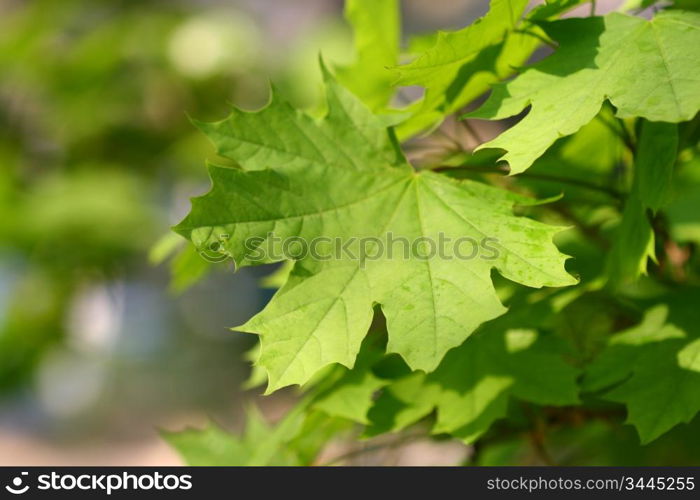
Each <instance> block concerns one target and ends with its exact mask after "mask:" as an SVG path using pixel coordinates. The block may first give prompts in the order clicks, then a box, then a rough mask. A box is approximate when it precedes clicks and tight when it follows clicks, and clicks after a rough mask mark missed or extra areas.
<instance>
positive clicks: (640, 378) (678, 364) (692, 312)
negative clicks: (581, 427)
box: [583, 291, 700, 443]
mask: <svg viewBox="0 0 700 500" xmlns="http://www.w3.org/2000/svg"><path fill="white" fill-rule="evenodd" d="M697 298H698V294H697V292H692V291H691V292H690V293H688V297H683V298H676V299H675V300H674V301H673V302H669V304H671V307H669V306H668V305H665V304H662V305H658V306H655V307H653V308H651V309H650V310H649V311H648V312H647V314H646V315H645V317H644V320H643V321H642V323H640V324H639V325H638V326H636V327H634V328H631V329H629V330H626V331H624V332H620V333H618V334H616V335H614V336H613V337H611V338H610V341H609V344H608V346H607V348H606V349H605V350H604V351H603V352H602V354H601V355H600V356H599V357H598V358H597V359H596V360H595V362H594V363H593V364H592V365H591V366H590V367H589V368H588V370H587V373H586V377H585V378H584V381H583V382H584V383H583V388H584V390H588V391H599V390H601V389H607V390H606V391H605V392H604V393H603V396H604V397H605V398H606V399H610V400H612V401H617V402H619V403H623V404H625V405H626V406H627V410H628V417H627V421H628V422H629V423H630V424H632V425H634V426H635V427H636V429H637V431H638V432H639V436H640V439H641V441H642V443H648V442H650V441H653V440H654V439H656V438H658V437H659V436H661V435H662V434H664V433H665V432H667V431H669V430H670V429H671V428H673V427H674V426H676V425H678V424H679V423H682V422H686V423H687V422H690V421H691V420H692V419H693V417H695V415H697V413H698V412H699V411H700V391H699V390H698V387H700V338H698V335H697V331H696V330H697V321H698V315H697V307H696V306H697ZM679 313H682V315H683V316H686V317H685V318H682V317H679V315H680V314H679Z"/></svg>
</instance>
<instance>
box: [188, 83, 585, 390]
mask: <svg viewBox="0 0 700 500" xmlns="http://www.w3.org/2000/svg"><path fill="white" fill-rule="evenodd" d="M325 79H326V93H327V101H328V103H327V107H328V113H327V115H326V116H325V117H324V118H323V119H321V120H320V121H316V120H314V119H312V118H311V117H309V116H307V115H305V114H303V113H301V112H299V111H297V110H295V109H293V108H292V107H291V106H289V105H288V104H287V103H285V102H283V101H280V100H278V99H277V98H276V97H273V99H272V101H271V103H270V104H269V105H268V106H267V107H266V108H264V109H262V110H260V111H258V112H254V113H248V112H244V111H241V110H234V111H233V113H232V114H231V116H229V117H228V118H227V119H225V120H223V121H221V122H217V123H213V124H202V125H201V128H202V129H203V130H204V132H205V133H206V134H207V135H209V137H210V138H211V139H212V140H213V142H214V143H215V145H216V146H217V149H218V152H219V154H220V155H222V156H226V157H229V158H231V159H233V160H235V161H236V162H237V163H238V164H239V165H240V166H241V168H227V167H216V166H212V167H211V169H210V174H211V177H212V180H213V188H212V190H211V191H210V192H209V193H208V194H206V195H204V196H202V197H199V198H195V199H194V200H193V206H192V211H191V212H190V214H189V215H188V216H187V217H186V219H185V220H184V221H182V222H181V223H180V224H179V225H178V226H177V227H176V231H177V232H179V233H180V234H182V235H184V236H185V237H187V238H190V239H191V240H192V241H193V242H194V243H195V245H196V246H197V247H198V248H200V249H202V250H204V251H207V252H209V251H211V249H214V250H217V251H218V252H220V253H222V254H225V255H228V256H230V257H231V258H233V259H234V260H235V262H236V263H237V264H238V265H239V266H240V265H243V266H245V265H254V264H260V263H264V262H271V261H275V260H281V259H283V257H281V256H280V253H284V252H281V250H284V249H283V248H281V247H284V244H285V242H287V241H290V240H289V238H296V242H297V244H298V245H301V246H302V247H303V246H304V245H306V244H307V243H308V245H309V246H311V242H313V241H319V240H320V238H325V239H326V242H327V241H334V242H337V241H340V242H342V243H343V247H344V248H345V249H347V250H348V252H344V253H342V255H338V256H333V258H330V259H327V258H326V257H328V256H329V254H328V252H329V251H330V252H331V253H332V249H330V250H329V248H326V249H325V250H324V252H323V255H322V256H321V255H319V257H323V258H313V257H312V256H311V255H308V254H307V255H305V256H304V257H303V258H299V260H297V262H296V263H295V266H294V268H293V270H292V272H291V274H290V276H289V278H288V280H287V282H286V284H285V285H284V286H283V287H282V288H281V289H280V290H279V291H278V292H277V293H276V294H275V296H274V297H273V299H272V300H271V301H270V303H269V304H268V305H267V306H266V307H265V309H264V310H263V311H262V312H261V313H259V314H258V315H256V316H255V317H254V318H252V319H251V320H250V321H249V322H247V323H246V324H245V325H243V326H241V327H239V328H238V329H240V330H243V331H247V332H252V333H257V334H259V335H260V336H261V355H260V359H259V364H260V365H262V366H263V367H264V368H265V370H266V371H267V373H268V377H269V378H268V379H269V385H268V391H272V390H275V389H277V388H279V387H282V386H285V385H290V384H301V383H304V382H306V381H307V380H308V379H309V378H310V377H311V376H312V375H313V374H314V373H315V372H317V371H318V370H319V369H320V368H322V367H323V366H325V365H329V364H332V363H340V364H342V365H345V366H347V367H352V366H353V364H354V361H355V358H356V355H357V353H358V350H359V348H360V344H361V342H362V339H363V338H364V336H365V334H366V333H367V330H368V327H369V325H370V321H371V320H372V315H373V305H374V304H375V303H378V304H380V305H381V307H382V311H383V312H384V315H385V316H386V318H387V326H388V335H389V339H388V343H387V350H388V351H389V352H395V353H398V354H400V355H401V356H402V357H403V358H404V359H405V360H406V362H407V363H408V364H409V366H410V367H411V368H413V369H422V370H426V371H430V370H433V369H434V368H435V367H436V366H437V365H438V364H439V362H440V360H441V359H442V358H443V356H444V354H445V353H446V352H447V350H449V349H451V348H452V347H455V346H457V345H459V344H461V343H462V342H463V341H464V339H465V338H467V337H468V336H469V334H470V333H471V332H472V331H473V330H474V329H475V328H476V327H477V326H478V325H479V324H481V323H483V322H484V321H487V320H490V319H492V318H494V317H497V316H499V315H501V314H503V313H504V312H505V308H504V307H503V305H502V304H501V302H500V301H499V300H498V297H497V296H496V293H495V291H494V287H493V284H492V282H491V276H490V273H491V271H492V269H494V268H495V269H497V270H498V272H499V273H501V275H503V276H504V277H506V278H508V279H511V280H513V281H516V282H518V283H522V284H525V285H528V286H531V287H542V286H564V285H570V284H573V283H575V282H576V280H575V279H574V278H573V277H572V276H571V275H569V274H568V273H567V272H566V271H565V269H564V262H565V259H566V257H565V256H564V255H562V254H561V253H560V252H559V251H558V250H557V248H556V246H555V245H554V243H553V242H552V237H553V235H554V234H555V233H557V232H558V231H560V230H561V228H557V227H552V226H549V225H545V224H542V223H539V222H537V221H534V220H532V219H529V218H526V217H518V216H515V215H514V214H513V206H514V204H531V203H532V202H533V200H531V199H529V198H525V197H523V196H520V195H516V194H513V193H509V192H507V191H503V190H500V189H497V188H494V187H491V186H487V185H484V184H480V183H476V182H472V181H458V180H455V179H450V178H448V177H446V176H443V175H440V174H436V173H432V172H421V173H418V172H416V171H414V170H413V168H412V167H411V166H410V165H409V164H408V163H407V161H406V160H405V158H404V157H403V155H402V154H401V152H400V150H399V149H398V147H397V146H396V144H395V141H394V139H393V135H392V133H391V130H390V129H387V128H386V127H385V125H384V123H383V121H382V119H381V118H378V117H376V116H375V115H373V114H372V113H371V112H370V111H369V110H368V109H367V108H366V107H365V106H364V105H363V104H362V103H361V102H360V101H358V100H357V98H355V97H354V96H353V95H352V94H351V93H349V92H348V91H347V90H345V89H344V88H342V87H341V86H340V85H339V84H337V83H336V82H335V81H334V80H333V79H332V77H331V76H330V75H329V74H328V73H327V72H326V73H325ZM465 237H468V238H472V239H473V240H475V241H482V240H483V239H484V238H490V240H488V241H489V242H490V244H491V245H492V246H493V247H494V248H495V252H477V253H479V255H478V256H475V257H474V258H470V259H463V258H458V256H457V255H456V253H454V252H451V251H450V250H449V248H448V249H447V253H448V254H443V255H442V256H437V255H434V256H433V257H430V256H429V255H428V254H427V253H426V252H427V251H428V250H429V247H431V244H429V243H428V242H429V241H432V242H439V241H444V239H445V238H451V239H452V241H455V240H457V239H458V238H465ZM373 238H374V240H373ZM400 238H405V241H408V242H412V243H414V244H415V243H416V242H417V243H418V245H417V246H416V247H415V248H416V249H417V250H416V251H415V252H414V251H410V252H409V254H408V255H407V254H406V248H407V246H406V245H405V244H404V243H401V244H400V245H398V246H397V245H396V244H395V245H386V248H384V251H383V252H379V251H378V250H379V249H380V247H379V245H380V243H379V242H377V241H378V240H379V241H389V240H391V239H393V241H394V242H396V241H398V240H399V239H400ZM377 239H378V240H377ZM252 241H255V243H254V244H253V245H251V242H252ZM369 241H374V243H372V244H369V245H368V244H367V242H369ZM390 246H391V248H392V254H390V253H389V252H388V249H389V247H390ZM436 246H437V244H436ZM324 248H325V247H324ZM363 248H364V252H363ZM419 248H422V250H418V249H419ZM263 249H265V252H263V251H262V250H263ZM463 252H465V253H468V252H469V246H468V247H467V248H466V250H463ZM472 253H473V252H471V253H470V255H471V254H472ZM275 254H276V255H275ZM349 254H354V255H349ZM370 254H371V255H370ZM462 256H464V254H462ZM336 257H337V258H336Z"/></svg>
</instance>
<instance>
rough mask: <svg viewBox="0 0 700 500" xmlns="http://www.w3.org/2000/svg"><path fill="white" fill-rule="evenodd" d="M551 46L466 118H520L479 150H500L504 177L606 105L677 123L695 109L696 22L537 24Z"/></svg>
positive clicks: (669, 17) (673, 15)
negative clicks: (544, 55)
mask: <svg viewBox="0 0 700 500" xmlns="http://www.w3.org/2000/svg"><path fill="white" fill-rule="evenodd" d="M540 25H541V26H542V28H543V29H544V31H545V32H546V33H547V35H548V36H550V37H551V38H552V39H554V40H556V41H557V42H559V48H558V49H557V51H556V52H555V53H554V55H552V56H551V57H548V58H546V59H545V60H544V61H542V62H540V63H538V64H536V65H534V66H532V67H530V68H528V69H527V70H526V71H524V72H523V73H522V74H521V75H520V76H518V77H517V78H516V79H515V80H513V81H512V82H508V83H505V84H500V85H498V86H496V87H494V91H493V94H492V95H491V96H490V97H489V100H488V101H487V102H486V103H485V104H484V105H483V106H482V107H481V108H480V109H479V110H477V111H475V112H473V113H471V114H470V115H469V116H471V117H473V118H486V119H491V120H498V119H502V118H507V117H509V116H514V115H516V114H518V113H520V112H521V111H522V110H523V109H525V107H527V106H531V107H532V109H531V111H530V112H529V113H528V114H527V116H526V117H525V118H524V119H523V120H522V121H521V122H519V123H518V124H517V125H515V126H514V127H512V128H510V129H509V130H507V131H506V132H504V133H503V134H501V135H500V136H498V137H497V138H496V139H494V140H492V141H489V142H487V143H485V144H483V145H482V146H480V147H482V148H483V147H489V148H501V149H505V150H506V151H507V153H506V154H505V155H504V156H503V157H502V158H501V159H502V160H506V161H507V162H508V164H509V165H510V171H511V173H520V172H523V171H525V170H526V169H527V168H528V167H529V166H530V165H532V162H533V161H535V159H537V158H538V157H539V156H541V155H542V153H544V152H545V151H546V150H547V148H549V147H550V146H551V145H552V143H553V142H554V141H556V140H557V139H558V138H559V137H562V136H567V135H571V134H573V133H574V132H576V131H577V130H578V129H580V128H581V126H583V125H585V124H586V123H588V122H589V121H590V120H592V119H593V117H594V116H595V115H596V114H598V112H599V111H600V107H601V105H602V103H603V101H604V100H606V99H607V100H609V101H610V102H611V103H612V104H613V105H614V106H615V108H616V110H617V111H616V116H618V117H620V118H629V117H642V118H646V119H648V120H650V121H659V122H671V123H677V122H681V121H685V120H690V119H691V118H693V117H694V116H695V114H696V113H697V112H698V110H699V109H700V90H699V87H698V85H697V81H698V79H699V78H700V75H699V74H698V68H699V67H700V56H699V55H698V54H697V53H696V52H694V51H689V50H688V47H692V46H695V45H697V44H698V43H700V16H698V15H697V14H694V13H690V12H677V11H662V12H660V13H659V14H657V15H656V16H655V17H654V18H653V19H652V20H650V21H647V20H644V19H641V18H638V17H633V16H627V15H624V14H619V13H615V12H614V13H611V14H608V15H607V16H605V17H590V18H586V19H565V20H561V21H554V22H549V23H540Z"/></svg>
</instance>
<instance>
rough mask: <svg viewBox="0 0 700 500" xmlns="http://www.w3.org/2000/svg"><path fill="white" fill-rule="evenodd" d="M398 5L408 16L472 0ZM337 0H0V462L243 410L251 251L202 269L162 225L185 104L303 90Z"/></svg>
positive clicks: (201, 146) (166, 459)
mask: <svg viewBox="0 0 700 500" xmlns="http://www.w3.org/2000/svg"><path fill="white" fill-rule="evenodd" d="M403 7H404V16H405V27H406V29H407V30H408V31H409V32H411V31H413V32H420V31H428V30H432V29H435V28H437V27H442V28H451V27H452V28H458V27H461V26H464V25H465V24H467V23H468V22H470V21H471V20H473V19H474V18H476V17H477V16H479V15H482V14H483V13H484V12H485V11H486V9H487V2H484V1H477V2H471V1H451V0H449V1H448V0H443V1H432V2H424V1H407V2H404V5H403ZM342 8H343V4H342V1H340V0H338V1H332V0H297V1H287V0H239V1H195V0H189V1H187V0H180V1H171V0H167V1H166V0H162V1H155V0H149V1H147V0H139V1H126V0H123V1H117V0H62V1H55V0H54V1H26V0H25V1H23V0H14V1H13V0H9V1H8V0H0V169H1V175H0V210H1V211H2V217H1V218H0V465H10V464H35V465H38V464H87V463H89V464H94V465H99V464H117V463H118V464H141V465H147V464H170V463H172V464H177V463H179V459H178V458H177V457H176V456H175V454H174V452H172V451H171V450H170V449H169V448H168V447H167V446H166V445H165V444H164V443H163V442H162V440H161V439H160V438H159V436H158V429H159V428H168V429H175V428H180V427H182V426H184V425H186V424H189V425H196V424H197V423H198V422H202V421H204V419H205V418H206V416H207V415H209V416H212V417H213V418H215V419H216V420H218V421H221V422H229V423H231V424H232V425H234V426H235V425H236V423H237V422H239V421H240V420H241V418H242V417H241V413H242V412H241V409H242V408H243V406H244V401H245V399H246V398H249V397H251V395H246V394H245V393H244V392H242V390H241V389H240V387H241V383H242V381H243V380H245V378H246V377H247V376H248V370H249V368H248V367H247V364H246V363H245V361H244V360H243V358H242V353H243V352H245V351H246V350H248V349H249V348H250V347H251V346H252V345H253V340H254V339H253V338H249V337H248V336H245V335H241V334H236V333H231V332H229V331H228V330H227V329H226V327H227V326H231V325H236V324H240V323H242V322H243V321H244V320H246V319H247V318H248V317H250V316H251V315H252V314H253V313H254V312H256V311H257V310H259V309H260V308H261V307H262V305H264V303H265V301H266V300H267V299H268V298H269V296H270V294H271V291H269V290H265V289H263V288H260V287H259V286H258V283H259V280H260V277H261V276H263V275H264V274H265V272H269V269H268V270H255V269H254V270H250V269H245V270H243V271H241V272H239V273H236V274H235V275H234V274H233V273H232V272H231V271H232V270H231V269H230V268H227V267H226V266H225V265H220V266H216V269H214V270H209V269H208V268H207V266H206V265H205V264H204V263H203V261H202V260H201V259H199V257H198V256H196V255H194V254H193V252H191V251H189V252H188V251H187V250H186V249H185V250H184V251H183V249H182V248H180V249H178V248H177V247H178V245H182V242H180V241H178V240H177V238H176V237H174V236H170V235H169V227H170V226H171V225H173V224H174V223H176V222H177V221H178V220H179V219H180V218H181V217H182V216H183V215H184V214H185V213H186V212H187V210H188V208H189V197H190V196H193V195H195V194H201V193H202V192H204V191H205V190H206V189H207V187H208V185H209V182H208V179H207V177H206V170H205V168H204V160H205V158H206V157H208V156H211V155H212V154H213V150H212V148H211V147H210V146H209V144H208V142H207V141H206V139H205V138H204V137H203V135H201V134H200V133H199V132H198V131H197V130H195V128H194V127H193V126H192V125H191V124H190V122H189V120H188V115H189V116H192V117H196V118H197V119H200V120H214V119H219V118H221V117H223V116H225V115H226V114H227V110H228V106H230V105H231V104H236V105H238V106H241V107H243V108H256V107H259V106H261V105H263V104H264V103H265V102H266V100H267V97H268V88H269V83H268V82H269V81H270V80H272V81H274V82H275V85H276V86H277V87H279V88H280V89H281V91H282V92H283V93H284V94H285V95H286V96H287V97H288V98H290V99H291V100H292V101H293V102H294V104H296V105H298V106H305V107H313V106H314V105H315V103H316V100H317V97H318V94H319V92H320V74H319V70H318V65H317V57H318V53H319V52H320V51H322V52H323V54H324V57H325V59H326V60H327V61H329V62H331V63H343V62H345V61H348V60H350V59H351V58H352V54H353V53H352V34H351V33H350V30H349V28H348V27H347V26H346V24H345V23H344V21H343V19H342ZM173 255H174V257H173ZM204 274H206V276H205V278H204V279H202V280H201V281H198V282H197V283H196V284H192V281H193V278H196V277H198V276H200V275H204ZM284 398H285V396H284V394H283V395H282V396H280V397H277V398H276V399H273V398H265V399H264V400H263V401H262V404H263V407H264V409H265V410H266V412H267V413H268V414H270V415H272V416H274V414H275V412H276V410H275V408H276V406H275V405H278V406H284V401H283V400H284ZM280 400H282V401H281V402H280Z"/></svg>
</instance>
